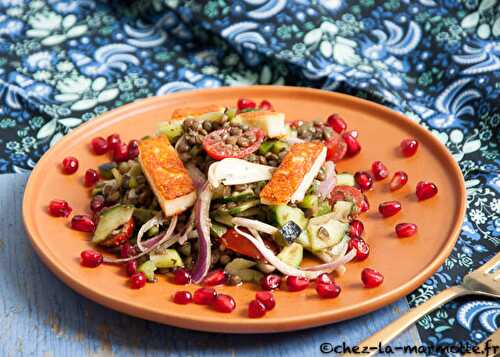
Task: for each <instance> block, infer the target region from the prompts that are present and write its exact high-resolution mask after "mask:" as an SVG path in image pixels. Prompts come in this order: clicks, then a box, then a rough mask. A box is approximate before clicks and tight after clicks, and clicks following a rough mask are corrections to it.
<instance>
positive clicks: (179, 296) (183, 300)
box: [174, 291, 193, 305]
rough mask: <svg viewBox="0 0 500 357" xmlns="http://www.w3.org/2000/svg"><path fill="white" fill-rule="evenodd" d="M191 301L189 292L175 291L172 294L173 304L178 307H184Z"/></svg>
mask: <svg viewBox="0 0 500 357" xmlns="http://www.w3.org/2000/svg"><path fill="white" fill-rule="evenodd" d="M191 301H193V296H192V295H191V293H190V292H189V291H177V292H176V293H175V294H174V302H175V303H176V304H179V305H186V304H189V303H190V302H191Z"/></svg>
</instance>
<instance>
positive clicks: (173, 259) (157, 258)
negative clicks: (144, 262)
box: [149, 249, 184, 268]
mask: <svg viewBox="0 0 500 357" xmlns="http://www.w3.org/2000/svg"><path fill="white" fill-rule="evenodd" d="M149 259H151V261H152V262H153V263H154V265H155V266H156V267H157V268H176V267H183V266H184V263H182V259H181V257H180V255H179V253H177V250H175V249H165V250H163V251H162V253H161V254H155V255H153V254H150V255H149Z"/></svg>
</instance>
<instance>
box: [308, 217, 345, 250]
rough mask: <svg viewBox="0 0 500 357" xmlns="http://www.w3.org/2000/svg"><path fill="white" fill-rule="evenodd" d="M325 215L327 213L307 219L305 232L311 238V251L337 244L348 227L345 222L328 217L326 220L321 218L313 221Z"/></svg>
mask: <svg viewBox="0 0 500 357" xmlns="http://www.w3.org/2000/svg"><path fill="white" fill-rule="evenodd" d="M326 216H329V215H325V216H320V217H317V218H313V219H311V220H310V221H309V225H308V227H307V233H308V235H309V238H310V240H311V249H312V250H313V251H319V250H322V249H325V248H328V247H331V246H333V245H335V244H337V243H338V242H339V241H340V240H341V239H342V237H343V236H344V234H345V232H346V231H347V229H348V228H349V225H348V224H347V223H343V222H340V221H337V220H336V219H330V220H328V221H326V222H323V221H322V220H320V221H319V222H318V221H315V220H317V219H319V218H323V217H326Z"/></svg>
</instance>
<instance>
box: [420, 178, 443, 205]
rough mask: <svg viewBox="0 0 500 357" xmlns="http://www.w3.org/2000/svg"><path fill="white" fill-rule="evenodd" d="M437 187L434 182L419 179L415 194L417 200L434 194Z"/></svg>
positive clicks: (436, 191)
mask: <svg viewBox="0 0 500 357" xmlns="http://www.w3.org/2000/svg"><path fill="white" fill-rule="evenodd" d="M437 193H438V188H437V186H436V185H435V184H433V183H432V182H428V181H420V182H419V183H417V189H416V194H417V198H418V200H419V201H423V200H426V199H428V198H431V197H434V196H436V194H437Z"/></svg>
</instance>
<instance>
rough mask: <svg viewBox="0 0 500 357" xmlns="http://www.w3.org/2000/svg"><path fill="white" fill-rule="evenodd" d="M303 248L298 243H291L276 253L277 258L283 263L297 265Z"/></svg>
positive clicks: (301, 256)
mask: <svg viewBox="0 0 500 357" xmlns="http://www.w3.org/2000/svg"><path fill="white" fill-rule="evenodd" d="M303 254H304V248H303V247H302V245H300V244H299V243H292V244H290V245H289V246H286V247H284V248H283V249H282V250H281V252H280V253H279V254H278V258H279V259H280V260H281V261H283V262H284V263H286V264H288V265H291V266H294V267H298V266H299V265H300V263H301V262H302V258H303Z"/></svg>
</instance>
